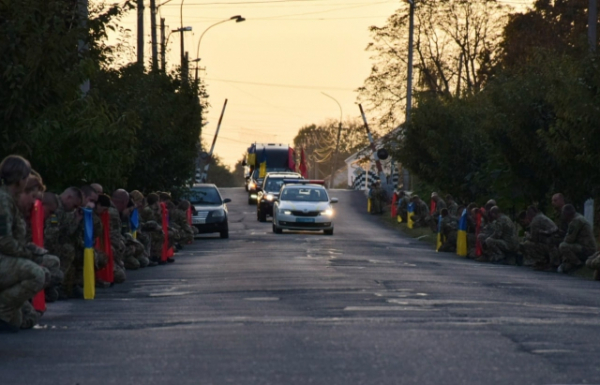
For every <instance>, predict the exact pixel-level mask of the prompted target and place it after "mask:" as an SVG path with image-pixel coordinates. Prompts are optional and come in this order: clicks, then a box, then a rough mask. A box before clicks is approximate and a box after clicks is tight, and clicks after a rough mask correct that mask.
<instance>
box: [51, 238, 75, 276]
mask: <svg viewBox="0 0 600 385" xmlns="http://www.w3.org/2000/svg"><path fill="white" fill-rule="evenodd" d="M50 251H51V253H52V254H54V255H56V256H57V257H58V259H60V269H61V270H62V272H63V274H67V271H69V269H70V268H71V265H72V264H73V261H74V260H75V254H76V253H75V247H74V246H73V245H71V244H70V243H65V244H62V245H59V246H57V247H56V248H53V250H50Z"/></svg>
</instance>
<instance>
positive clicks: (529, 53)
mask: <svg viewBox="0 0 600 385" xmlns="http://www.w3.org/2000/svg"><path fill="white" fill-rule="evenodd" d="M588 5H589V0H554V1H549V0H536V1H535V3H534V6H533V8H531V9H529V10H528V11H527V12H523V13H513V14H511V15H510V17H509V21H508V23H507V25H506V27H505V28H504V31H503V34H502V44H501V49H502V54H501V63H500V64H501V66H502V67H519V66H522V65H523V64H525V63H527V62H528V61H529V60H531V59H533V55H535V54H536V52H537V51H539V50H545V51H552V52H554V53H555V54H557V55H569V56H575V57H579V58H583V57H585V55H587V52H588V41H587V24H588V13H587V7H588Z"/></svg>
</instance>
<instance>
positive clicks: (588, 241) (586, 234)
mask: <svg viewBox="0 0 600 385" xmlns="http://www.w3.org/2000/svg"><path fill="white" fill-rule="evenodd" d="M565 242H566V243H576V244H580V245H581V246H583V247H584V248H585V249H587V250H594V251H596V239H595V238H594V232H593V231H592V226H591V225H590V223H589V222H588V221H587V220H586V219H585V217H584V216H583V215H581V214H576V215H575V218H573V220H572V221H571V223H569V228H568V229H567V235H566V236H565Z"/></svg>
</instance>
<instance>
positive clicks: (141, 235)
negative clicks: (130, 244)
mask: <svg viewBox="0 0 600 385" xmlns="http://www.w3.org/2000/svg"><path fill="white" fill-rule="evenodd" d="M136 239H137V240H138V241H139V242H140V243H141V244H142V245H144V250H145V251H146V255H147V256H149V255H150V250H151V246H152V239H151V238H150V234H148V233H146V232H141V231H139V230H138V232H137V238H136Z"/></svg>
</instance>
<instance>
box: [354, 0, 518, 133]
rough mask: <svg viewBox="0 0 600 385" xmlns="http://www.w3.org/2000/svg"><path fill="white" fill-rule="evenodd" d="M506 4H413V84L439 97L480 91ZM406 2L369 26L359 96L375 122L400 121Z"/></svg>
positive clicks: (455, 0) (432, 0) (435, 0)
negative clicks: (367, 68) (367, 60)
mask: <svg viewBox="0 0 600 385" xmlns="http://www.w3.org/2000/svg"><path fill="white" fill-rule="evenodd" d="M507 11H508V8H507V7H506V6H505V5H502V4H500V3H497V2H496V1H495V0H473V1H464V0H428V1H419V2H417V3H416V6H415V44H414V50H415V63H414V65H415V78H416V79H417V82H416V87H415V88H416V89H417V90H419V91H421V92H429V93H433V94H435V95H439V96H442V97H453V96H457V95H458V96H460V95H462V94H463V93H466V94H471V93H476V92H479V91H480V90H481V88H482V86H483V85H484V84H485V83H486V81H487V80H488V79H489V77H490V75H491V71H492V68H493V67H494V64H495V63H496V60H497V56H498V55H497V53H498V49H499V43H500V33H501V28H502V26H503V25H504V23H505V16H506V13H507ZM408 22H409V20H408V5H406V4H403V5H402V7H401V8H400V9H398V11H396V13H394V14H393V15H392V16H390V17H389V18H388V21H387V24H386V25H385V26H383V27H375V26H373V27H371V29H370V30H371V33H372V36H373V42H372V43H370V44H369V45H368V46H367V50H368V51H371V52H373V53H374V56H373V60H374V64H373V66H372V68H371V74H370V75H369V77H368V78H367V79H366V80H365V82H364V85H363V86H362V87H360V88H359V89H358V91H359V99H360V100H362V101H366V102H368V107H369V110H371V111H374V112H376V113H377V114H378V115H379V125H380V126H381V127H382V128H385V129H392V128H396V127H397V126H398V124H399V123H400V122H402V121H403V120H404V104H405V97H406V79H407V78H406V75H407V62H406V58H407V56H408V52H407V51H408Z"/></svg>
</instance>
